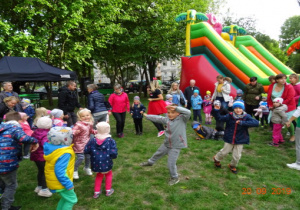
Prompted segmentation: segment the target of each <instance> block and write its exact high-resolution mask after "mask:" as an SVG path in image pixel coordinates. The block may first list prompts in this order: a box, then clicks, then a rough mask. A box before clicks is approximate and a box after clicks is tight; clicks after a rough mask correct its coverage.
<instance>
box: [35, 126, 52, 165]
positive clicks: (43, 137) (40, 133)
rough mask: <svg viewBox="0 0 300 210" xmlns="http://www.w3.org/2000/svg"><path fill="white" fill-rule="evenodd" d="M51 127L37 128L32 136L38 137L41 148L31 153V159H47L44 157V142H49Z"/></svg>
mask: <svg viewBox="0 0 300 210" xmlns="http://www.w3.org/2000/svg"><path fill="white" fill-rule="evenodd" d="M49 130H50V129H42V128H37V129H36V130H35V131H34V133H33V134H32V137H34V138H36V139H37V140H38V143H39V148H38V149H37V150H36V151H34V152H32V153H31V155H30V160H32V161H45V159H44V144H45V143H46V142H48V138H47V134H48V132H49Z"/></svg>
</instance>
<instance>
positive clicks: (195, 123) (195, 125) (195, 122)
mask: <svg viewBox="0 0 300 210" xmlns="http://www.w3.org/2000/svg"><path fill="white" fill-rule="evenodd" d="M199 125H201V123H199V122H197V121H194V122H193V123H192V127H193V129H196V128H197V127H198V126H199Z"/></svg>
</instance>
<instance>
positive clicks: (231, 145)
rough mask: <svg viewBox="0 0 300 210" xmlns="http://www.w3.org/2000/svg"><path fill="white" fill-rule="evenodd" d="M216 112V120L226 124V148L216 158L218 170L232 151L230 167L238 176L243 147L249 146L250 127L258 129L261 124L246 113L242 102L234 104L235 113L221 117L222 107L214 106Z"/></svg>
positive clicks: (214, 158)
mask: <svg viewBox="0 0 300 210" xmlns="http://www.w3.org/2000/svg"><path fill="white" fill-rule="evenodd" d="M214 108H215V110H216V119H218V120H220V121H224V122H226V129H225V133H224V141H225V144H224V147H223V149H221V150H220V151H219V152H218V153H217V154H216V155H215V156H214V157H213V160H214V164H215V166H216V167H217V168H221V163H220V161H221V160H222V159H223V158H224V157H225V156H226V155H227V154H228V153H229V152H231V151H232V160H231V162H230V164H229V165H228V167H229V169H230V171H231V172H232V173H234V174H237V169H236V167H237V165H238V162H239V160H240V159H241V156H242V151H243V145H244V144H249V141H250V139H249V133H248V128H249V127H258V125H259V123H258V121H257V120H255V119H253V118H252V117H251V116H250V115H249V114H247V113H246V112H244V109H245V105H244V103H243V102H242V101H236V102H234V103H233V106H232V108H233V112H232V113H230V114H226V115H225V116H221V115H220V113H219V109H220V106H218V105H216V106H214Z"/></svg>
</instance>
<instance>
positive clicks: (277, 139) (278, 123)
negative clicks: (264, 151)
mask: <svg viewBox="0 0 300 210" xmlns="http://www.w3.org/2000/svg"><path fill="white" fill-rule="evenodd" d="M282 102H283V99H282V98H275V99H274V100H273V107H274V109H273V111H272V116H271V122H272V123H273V133H272V138H273V142H271V143H269V145H270V146H274V147H279V144H283V143H284V140H283V137H282V134H281V129H282V127H283V125H284V124H285V123H286V122H288V120H287V116H286V113H285V112H286V111H287V106H286V105H285V104H282Z"/></svg>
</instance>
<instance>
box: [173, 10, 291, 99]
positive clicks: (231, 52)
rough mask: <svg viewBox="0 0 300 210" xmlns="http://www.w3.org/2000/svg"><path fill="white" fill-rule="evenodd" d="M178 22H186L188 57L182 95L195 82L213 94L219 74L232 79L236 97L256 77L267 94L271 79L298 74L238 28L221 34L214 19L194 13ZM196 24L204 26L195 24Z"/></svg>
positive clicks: (229, 28) (184, 63)
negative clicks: (250, 79) (269, 78)
mask: <svg viewBox="0 0 300 210" xmlns="http://www.w3.org/2000/svg"><path fill="white" fill-rule="evenodd" d="M175 20H176V21H177V22H179V21H186V22H187V29H186V56H185V57H182V58H181V62H182V70H181V78H180V88H181V90H182V91H183V90H184V89H185V88H186V87H187V86H189V81H190V80H191V79H195V80H196V85H197V86H198V87H199V88H200V90H201V94H202V95H203V94H204V93H205V92H206V91H207V90H210V91H211V92H213V91H214V84H215V82H216V76H217V75H220V74H221V75H223V76H226V77H230V78H231V79H232V81H233V82H232V83H231V85H232V91H231V92H232V95H233V96H234V95H235V94H236V90H237V89H242V90H244V87H245V85H246V84H248V83H249V78H250V77H254V76H255V77H257V81H258V82H259V83H261V84H262V85H263V86H264V88H265V91H267V89H268V86H269V84H270V83H269V80H268V77H269V76H271V75H277V74H280V73H283V74H286V75H289V74H292V73H295V72H294V71H293V70H291V69H290V68H289V67H287V66H286V65H284V64H283V63H282V62H281V61H279V60H278V59H277V58H275V57H274V56H273V55H272V54H271V53H270V52H269V51H268V50H267V49H266V48H264V47H263V46H262V45H261V44H260V43H259V42H258V41H257V40H256V39H255V38H254V37H252V36H248V35H245V34H246V31H245V30H244V29H243V28H240V27H238V26H237V25H231V26H225V27H223V28H222V33H220V25H221V24H220V23H218V24H217V21H216V19H215V17H214V16H213V15H211V14H208V15H204V14H202V13H200V12H196V11H195V10H188V11H187V12H186V13H181V14H180V15H178V16H177V17H176V19H175ZM197 20H198V21H201V22H199V23H195V22H196V21H197ZM221 27H222V26H221Z"/></svg>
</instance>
